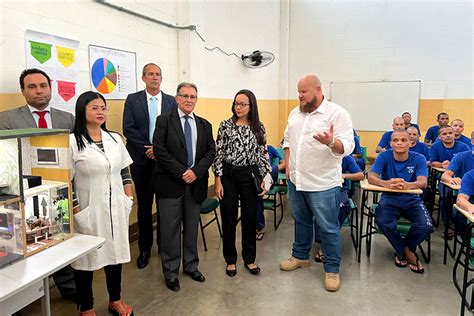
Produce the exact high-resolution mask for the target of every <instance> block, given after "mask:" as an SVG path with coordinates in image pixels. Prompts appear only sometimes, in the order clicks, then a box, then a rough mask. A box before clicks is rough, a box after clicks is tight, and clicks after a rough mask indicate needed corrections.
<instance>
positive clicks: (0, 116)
mask: <svg viewBox="0 0 474 316" xmlns="http://www.w3.org/2000/svg"><path fill="white" fill-rule="evenodd" d="M20 87H21V93H22V94H23V96H24V97H25V100H26V105H24V106H21V107H19V108H16V109H13V110H9V111H5V112H1V113H0V129H18V128H30V127H40V128H61V129H68V130H70V131H72V130H73V129H74V116H73V115H72V114H71V113H68V112H65V111H61V110H58V109H55V108H52V107H51V106H50V105H49V101H51V80H50V79H49V76H48V75H47V74H46V73H45V72H44V71H42V70H39V69H34V68H32V69H26V70H24V71H23V72H22V73H21V75H20Z"/></svg>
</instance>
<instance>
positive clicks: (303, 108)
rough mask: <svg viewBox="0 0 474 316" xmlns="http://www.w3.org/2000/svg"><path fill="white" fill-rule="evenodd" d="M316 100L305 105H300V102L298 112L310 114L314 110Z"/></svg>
mask: <svg viewBox="0 0 474 316" xmlns="http://www.w3.org/2000/svg"><path fill="white" fill-rule="evenodd" d="M317 102H318V99H317V98H316V97H314V98H313V100H311V101H309V102H306V104H301V102H300V111H301V112H303V113H311V112H313V111H314V110H315V109H316V104H317Z"/></svg>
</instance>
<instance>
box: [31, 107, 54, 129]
mask: <svg viewBox="0 0 474 316" xmlns="http://www.w3.org/2000/svg"><path fill="white" fill-rule="evenodd" d="M28 108H29V109H30V111H31V115H33V118H34V119H35V122H36V126H38V122H39V115H38V114H37V113H35V112H38V111H39V110H38V109H36V108H34V107H32V106H31V105H29V104H28ZM41 111H47V112H46V114H45V115H44V119H45V120H46V124H48V128H49V129H51V128H53V121H52V120H51V106H50V105H49V104H48V106H47V107H46V108H44V109H43V110H41Z"/></svg>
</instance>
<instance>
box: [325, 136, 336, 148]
mask: <svg viewBox="0 0 474 316" xmlns="http://www.w3.org/2000/svg"><path fill="white" fill-rule="evenodd" d="M335 143H336V140H335V139H334V137H333V139H332V140H331V142H330V143H329V144H328V145H327V146H328V147H329V148H333V147H334V144H335Z"/></svg>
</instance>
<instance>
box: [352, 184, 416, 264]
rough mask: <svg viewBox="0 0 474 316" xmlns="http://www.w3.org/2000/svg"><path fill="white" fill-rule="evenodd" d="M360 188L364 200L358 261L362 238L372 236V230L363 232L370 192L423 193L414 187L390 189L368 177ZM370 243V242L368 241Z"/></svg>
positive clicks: (361, 211)
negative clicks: (369, 180) (409, 188)
mask: <svg viewBox="0 0 474 316" xmlns="http://www.w3.org/2000/svg"><path fill="white" fill-rule="evenodd" d="M360 188H361V190H362V200H361V203H360V221H359V234H358V235H359V236H358V239H359V240H358V242H357V244H358V246H359V247H358V248H357V262H360V256H361V252H362V238H371V237H370V236H371V235H372V232H369V231H367V232H366V234H362V231H363V226H364V225H363V223H364V215H365V216H367V217H370V216H371V214H370V205H368V204H367V200H368V197H369V193H370V192H372V193H383V192H392V193H407V194H422V193H423V191H422V190H421V189H413V190H395V189H388V188H384V187H381V186H378V185H373V184H370V183H369V182H368V180H367V179H365V180H363V181H361V182H360ZM376 202H377V199H376V195H374V199H373V203H376ZM367 243H368V242H367ZM366 248H367V255H370V250H369V248H368V247H367V246H366Z"/></svg>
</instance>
